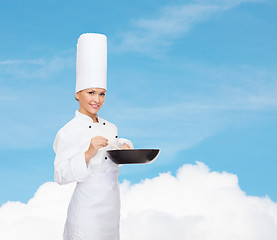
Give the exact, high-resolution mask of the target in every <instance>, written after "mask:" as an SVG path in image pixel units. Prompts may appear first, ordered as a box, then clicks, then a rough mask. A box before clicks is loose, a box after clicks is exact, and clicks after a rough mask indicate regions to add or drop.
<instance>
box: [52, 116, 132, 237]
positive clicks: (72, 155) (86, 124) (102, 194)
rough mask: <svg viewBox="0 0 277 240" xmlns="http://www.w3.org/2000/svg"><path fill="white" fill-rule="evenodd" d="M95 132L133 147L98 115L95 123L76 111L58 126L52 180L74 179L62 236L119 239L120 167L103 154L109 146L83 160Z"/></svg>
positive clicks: (66, 180)
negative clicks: (61, 126)
mask: <svg viewBox="0 0 277 240" xmlns="http://www.w3.org/2000/svg"><path fill="white" fill-rule="evenodd" d="M96 136H103V137H105V138H107V139H108V140H109V142H111V143H112V144H114V145H116V146H118V147H121V146H122V145H123V144H124V143H126V144H128V145H129V146H130V147H131V148H133V145H132V143H131V142H130V141H129V140H127V139H123V138H118V135H117V127H116V126H115V125H114V124H112V123H109V122H108V121H106V120H104V119H102V118H100V117H98V123H94V122H93V120H92V118H90V117H89V116H87V115H84V114H82V113H80V112H79V111H76V114H75V117H74V118H73V119H72V120H71V121H70V122H68V123H67V124H66V125H65V126H64V127H63V128H61V129H60V130H59V132H58V133H57V136H56V138H55V141H54V145H53V148H54V151H55V153H56V158H55V162H54V167H55V176H54V178H55V181H56V182H57V183H59V184H66V183H70V182H74V181H76V182H77V185H76V188H75V190H74V192H73V195H72V198H71V201H70V204H69V207H68V212H67V220H66V223H65V229H64V240H118V239H119V217H120V198H119V186H118V174H119V170H118V165H117V164H115V163H113V162H112V161H111V160H110V159H109V157H108V156H107V154H106V150H109V149H112V147H110V145H108V146H107V147H105V148H100V149H99V150H98V152H97V154H96V155H95V156H94V157H93V158H92V159H91V160H90V162H89V164H88V165H87V164H86V161H85V152H86V150H87V149H88V147H89V144H90V140H91V138H93V137H96Z"/></svg>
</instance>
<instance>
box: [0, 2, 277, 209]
mask: <svg viewBox="0 0 277 240" xmlns="http://www.w3.org/2000/svg"><path fill="white" fill-rule="evenodd" d="M276 10H277V3H276V1H273V0H267V1H266V0H260V1H259V0H223V1H218V0H206V1H204V0H198V1H197V0H196V1H180V0H176V1H174V0H173V1H166V0H163V1H161V0H159V1H149V2H145V1H137V0H135V1H113V2H112V1H101V2H99V1H98V2H96V1H86V0H82V1H78V2H76V1H58V2H57V1H52V0H50V1H47V2H45V1H44V2H42V1H41V2H38V1H31V0H26V1H24V2H22V1H1V9H0V26H1V40H0V42H1V44H0V53H1V54H0V91H1V94H0V99H1V101H0V109H1V112H2V115H1V120H0V121H1V122H0V123H1V124H0V128H1V139H0V153H1V154H0V178H1V181H0V189H1V194H0V204H2V203H4V202H6V201H9V200H10V201H21V202H26V201H27V200H28V199H30V198H31V197H32V196H33V194H34V193H35V191H36V190H37V188H38V187H39V186H40V185H41V184H43V183H44V182H46V181H53V161H54V153H53V150H52V142H53V140H54V138H55V134H56V132H57V131H58V130H59V128H61V127H62V126H63V125H64V124H65V123H66V122H68V121H69V120H70V119H72V117H73V116H74V112H75V110H76V109H77V108H78V105H77V102H76V101H75V100H74V89H75V52H76V43H77V39H78V37H79V35H80V34H82V33H85V32H98V33H104V34H106V35H107V37H108V94H107V97H106V103H105V105H104V107H103V109H101V112H100V115H101V116H102V117H103V118H105V119H107V120H109V121H111V122H113V123H115V124H116V125H117V126H118V129H119V135H120V136H121V137H125V138H129V139H131V140H132V141H133V143H134V145H135V147H137V148H160V149H161V154H160V155H159V158H158V159H157V160H156V161H155V162H154V163H152V164H148V165H133V166H123V167H122V168H121V175H120V181H122V180H123V179H128V180H130V181H131V182H139V181H141V180H142V179H145V178H152V177H154V176H156V175H158V174H159V173H161V172H168V171H171V172H173V173H174V172H175V171H176V170H177V169H178V168H179V167H180V166H182V165H183V164H186V163H195V162H196V161H201V162H204V163H205V164H206V165H208V166H209V167H210V169H211V170H213V171H219V172H221V171H226V172H230V173H234V174H236V175H237V176H238V179H239V184H240V186H241V188H242V190H244V191H245V192H246V193H247V194H248V195H256V196H265V195H268V196H269V197H270V198H271V199H272V200H274V201H277V190H276V189H277V183H276V175H275V169H276V168H277V163H276V160H277V153H276V142H277V127H276V126H277V125H276V123H277V99H276V96H277V77H276V76H277V57H276V52H277V41H276V39H277V30H276V29H277V26H276V23H277V19H276V18H277V17H276Z"/></svg>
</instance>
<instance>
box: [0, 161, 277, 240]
mask: <svg viewBox="0 0 277 240" xmlns="http://www.w3.org/2000/svg"><path fill="white" fill-rule="evenodd" d="M73 187H74V184H71V185H67V186H59V185H57V184H55V183H45V184H44V185H42V186H41V187H40V188H39V190H38V191H37V193H36V194H35V196H34V198H32V199H31V200H30V201H29V202H28V203H27V204H22V203H20V202H8V203H6V204H4V205H2V207H1V208H0V225H1V228H0V236H1V239H3V240H18V239H21V240H25V239H26V240H27V239H28V240H30V239H31V240H32V239H42V240H44V239H45V240H46V239H48V240H49V239H52V240H59V239H61V235H62V231H63V224H64V221H65V217H66V208H67V205H68V202H69V199H70V195H71V193H72V191H73ZM121 198H122V214H121V216H122V218H121V219H122V220H121V239H122V240H129V239H133V240H141V239H145V240H148V239H149V240H150V239H151V240H153V239H160V240H168V239H172V240H184V239H186V240H203V239H205V240H216V239H225V240H234V239H236V240H245V239H249V240H263V239H266V240H274V239H275V238H276V235H277V203H275V202H273V201H271V200H270V198H268V197H255V196H247V195H246V194H245V193H244V192H243V191H242V190H241V189H240V188H239V185H238V178H237V176H236V175H233V174H230V173H226V172H222V173H219V172H213V171H210V170H209V169H208V167H207V166H206V165H204V164H203V163H197V164H196V165H189V164H187V165H184V166H182V167H181V168H180V169H179V170H178V172H177V174H176V176H173V175H172V174H170V173H162V174H160V175H159V176H157V177H155V178H153V179H145V180H144V181H142V182H141V183H139V184H135V185H131V184H130V183H128V182H127V181H125V182H123V183H122V184H121Z"/></svg>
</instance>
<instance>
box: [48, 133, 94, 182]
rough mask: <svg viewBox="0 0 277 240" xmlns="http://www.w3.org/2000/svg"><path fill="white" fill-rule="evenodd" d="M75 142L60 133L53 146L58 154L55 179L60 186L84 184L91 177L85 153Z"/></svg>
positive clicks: (55, 163)
mask: <svg viewBox="0 0 277 240" xmlns="http://www.w3.org/2000/svg"><path fill="white" fill-rule="evenodd" d="M74 140H75V139H74V138H72V137H70V136H66V134H64V133H62V132H58V134H57V136H56V138H55V141H54V144H53V149H54V152H55V153H56V157H55V161H54V169H55V173H54V179H55V182H57V183H58V184H67V183H70V182H74V181H77V182H82V181H84V180H85V179H86V177H87V176H88V175H89V171H88V168H87V164H86V161H85V153H84V152H83V151H82V149H80V147H79V146H78V144H76V143H75V141H76V140H75V141H74Z"/></svg>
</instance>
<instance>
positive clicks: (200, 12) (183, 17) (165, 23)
mask: <svg viewBox="0 0 277 240" xmlns="http://www.w3.org/2000/svg"><path fill="white" fill-rule="evenodd" d="M261 1H262V0H224V1H220V0H208V1H206V0H198V1H194V2H193V3H186V4H183V5H176V6H167V7H164V8H163V9H161V10H160V12H159V14H157V15H158V16H157V17H153V18H141V19H137V20H134V21H133V28H132V30H129V31H125V32H122V33H121V38H122V41H121V43H119V44H115V43H114V44H113V47H112V50H114V51H137V52H144V53H149V51H150V52H151V53H153V51H154V52H155V53H156V54H159V53H160V50H159V49H160V47H161V46H168V45H171V44H172V43H173V41H174V40H175V39H176V38H177V37H180V36H181V35H183V34H185V33H187V32H188V31H189V30H190V29H191V28H192V27H193V26H194V25H195V24H197V23H199V22H202V21H205V20H208V19H210V18H211V17H212V16H213V15H215V14H218V13H221V12H224V11H226V10H229V9H231V8H234V7H236V6H238V5H240V4H242V3H246V2H261ZM153 14H154V15H155V13H153Z"/></svg>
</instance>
